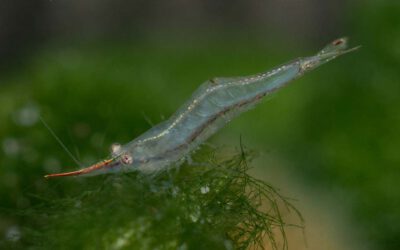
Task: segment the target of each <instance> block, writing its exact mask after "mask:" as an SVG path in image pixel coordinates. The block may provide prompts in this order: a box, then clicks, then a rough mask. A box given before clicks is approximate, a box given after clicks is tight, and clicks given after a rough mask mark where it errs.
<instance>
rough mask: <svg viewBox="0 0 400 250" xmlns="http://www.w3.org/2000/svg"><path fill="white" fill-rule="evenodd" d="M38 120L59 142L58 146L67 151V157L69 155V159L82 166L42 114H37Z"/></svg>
mask: <svg viewBox="0 0 400 250" xmlns="http://www.w3.org/2000/svg"><path fill="white" fill-rule="evenodd" d="M39 118H40V121H41V122H42V123H43V125H44V126H45V127H46V128H47V130H48V131H49V132H50V134H51V135H52V136H53V137H54V138H55V139H56V140H57V142H58V144H60V146H61V147H62V148H63V149H64V150H65V152H67V154H68V155H69V157H71V159H72V160H73V161H74V162H75V163H76V164H78V165H79V166H82V163H80V162H79V161H78V160H77V159H76V158H75V157H74V155H73V154H72V153H71V151H69V150H68V148H67V146H65V144H64V143H63V142H62V141H61V139H60V138H59V137H58V136H57V135H56V133H54V131H53V130H52V129H51V128H50V126H49V125H48V124H47V123H46V122H45V121H44V119H43V117H42V116H39Z"/></svg>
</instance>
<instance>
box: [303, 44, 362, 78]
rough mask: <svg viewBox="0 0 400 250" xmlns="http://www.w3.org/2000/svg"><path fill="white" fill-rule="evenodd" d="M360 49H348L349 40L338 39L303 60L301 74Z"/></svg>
mask: <svg viewBox="0 0 400 250" xmlns="http://www.w3.org/2000/svg"><path fill="white" fill-rule="evenodd" d="M360 47H361V46H357V47H353V48H350V49H348V39H347V38H346V37H343V38H339V39H336V40H334V41H333V42H331V43H329V44H328V45H327V46H325V47H324V48H323V49H322V50H321V51H320V52H318V53H317V54H316V55H314V56H311V57H306V58H303V59H302V60H301V73H304V72H306V71H310V70H312V69H315V68H316V67H318V66H320V65H322V64H325V63H327V62H329V61H331V60H333V59H335V58H336V57H338V56H341V55H343V54H347V53H350V52H352V51H355V50H357V49H359V48H360Z"/></svg>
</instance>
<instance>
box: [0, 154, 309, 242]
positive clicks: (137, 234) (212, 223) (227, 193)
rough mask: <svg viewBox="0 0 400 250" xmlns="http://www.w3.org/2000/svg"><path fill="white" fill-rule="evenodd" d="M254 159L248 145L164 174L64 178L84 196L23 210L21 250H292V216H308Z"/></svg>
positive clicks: (43, 200) (52, 197)
mask: <svg viewBox="0 0 400 250" xmlns="http://www.w3.org/2000/svg"><path fill="white" fill-rule="evenodd" d="M254 155H255V154H254V153H253V152H251V151H247V150H244V149H243V148H242V147H241V150H240V151H238V152H236V153H234V154H232V153H228V154H227V153H222V151H221V150H215V149H210V148H203V149H202V150H200V152H198V153H197V154H196V155H195V157H194V160H195V161H199V160H200V159H207V160H206V161H203V163H201V164H196V166H186V165H182V166H181V167H179V168H171V169H169V170H168V171H166V172H164V173H162V174H160V175H157V176H152V177H150V176H145V175H143V174H139V173H129V174H120V175H108V176H100V177H97V178H70V179H68V180H63V181H70V182H74V181H76V182H79V185H80V188H81V190H84V191H82V192H81V193H73V192H71V193H64V194H63V196H62V197H59V196H56V194H51V193H50V191H49V194H47V195H41V196H36V195H35V198H36V199H38V200H39V202H38V205H36V206H35V207H34V208H32V209H29V210H26V211H22V212H20V213H21V214H20V216H21V217H22V218H24V224H25V226H24V227H22V228H21V239H20V240H19V241H17V242H14V243H12V244H13V247H16V248H19V247H21V248H25V247H27V246H30V247H33V249H248V248H253V249H254V248H255V249H258V248H260V249H264V248H265V247H266V246H268V245H270V246H271V247H272V249H281V248H282V249H287V248H288V242H287V239H286V235H285V227H287V226H290V225H292V224H290V223H287V222H285V220H284V219H283V218H284V215H285V214H287V213H289V212H294V213H295V214H296V215H297V216H298V217H299V220H300V223H299V226H300V227H301V226H302V225H303V219H302V217H301V215H300V213H299V212H298V211H297V210H296V208H295V207H294V206H293V205H292V204H291V202H290V201H289V199H287V198H286V197H284V196H282V195H281V194H280V193H279V192H278V190H277V189H275V188H274V187H272V186H271V185H269V184H267V183H265V182H263V181H260V180H258V179H256V178H254V177H253V176H251V175H249V173H248V170H249V168H250V166H249V165H248V164H249V162H250V161H251V160H252V159H253V158H254ZM57 183H59V182H58V181H57V182H53V183H52V185H58V184H57ZM57 195H59V194H57ZM292 226H294V225H292ZM8 244H11V243H10V242H8ZM3 246H5V245H3Z"/></svg>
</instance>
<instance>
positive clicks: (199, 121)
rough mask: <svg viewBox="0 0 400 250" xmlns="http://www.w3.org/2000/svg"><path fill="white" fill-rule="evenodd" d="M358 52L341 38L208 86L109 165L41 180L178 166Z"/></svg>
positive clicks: (116, 148) (121, 148) (114, 154)
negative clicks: (290, 87)
mask: <svg viewBox="0 0 400 250" xmlns="http://www.w3.org/2000/svg"><path fill="white" fill-rule="evenodd" d="M357 48H358V47H355V48H352V49H347V39H346V38H340V39H337V40H335V41H333V42H331V43H330V44H328V45H327V46H326V47H325V48H323V49H322V50H321V51H320V52H318V53H317V54H316V55H314V56H310V57H305V58H298V59H296V60H293V61H291V62H289V63H286V64H283V65H281V66H278V67H276V68H274V69H272V70H269V71H266V72H263V73H259V74H255V75H250V76H245V77H217V78H213V79H211V80H208V81H206V82H205V83H203V84H202V85H201V86H200V87H199V88H198V89H197V90H196V91H195V92H194V93H193V95H192V97H191V98H190V99H189V100H188V101H187V102H186V103H185V104H184V105H183V106H182V107H181V108H179V109H178V110H177V111H176V112H175V113H174V114H173V115H172V116H171V117H170V118H169V119H168V120H166V121H164V122H162V123H160V124H158V125H156V126H154V127H152V128H151V129H150V130H148V131H147V132H145V133H144V134H142V135H141V136H139V137H137V138H136V139H134V140H132V141H131V142H129V143H127V144H125V145H120V144H114V145H112V147H111V156H110V157H109V158H108V159H106V160H103V161H100V162H98V163H95V164H94V165H92V166H89V167H87V168H83V169H80V170H77V171H73V172H66V173H58V174H49V175H46V176H45V177H46V178H51V177H61V176H78V175H79V176H93V175H99V174H106V173H120V172H131V171H140V172H143V173H153V174H154V173H157V172H159V171H162V170H165V169H167V167H169V166H173V165H174V164H175V165H179V164H180V162H182V161H181V160H182V159H184V158H185V157H186V156H188V155H189V154H190V152H191V151H193V150H194V149H196V148H197V147H198V146H199V145H200V144H201V143H203V142H204V141H205V140H207V139H208V138H209V137H210V136H211V135H213V134H214V133H215V132H216V131H218V130H219V129H220V128H222V127H223V126H224V125H225V124H226V123H227V122H229V121H230V120H231V119H232V118H234V117H236V116H238V115H239V114H241V113H242V112H245V111H247V110H249V109H251V108H253V107H254V106H255V105H256V104H257V103H259V102H260V101H261V100H262V99H263V97H265V96H267V95H270V94H272V93H274V92H276V91H278V90H279V89H281V88H283V87H284V86H286V85H287V84H288V83H289V82H291V81H292V80H294V79H297V78H299V77H300V76H302V75H303V74H304V73H306V72H308V71H311V70H313V69H315V68H317V67H318V66H320V65H322V64H324V63H326V62H329V61H330V60H333V59H335V58H336V57H338V56H340V55H343V54H345V53H348V52H351V51H354V50H356V49H357Z"/></svg>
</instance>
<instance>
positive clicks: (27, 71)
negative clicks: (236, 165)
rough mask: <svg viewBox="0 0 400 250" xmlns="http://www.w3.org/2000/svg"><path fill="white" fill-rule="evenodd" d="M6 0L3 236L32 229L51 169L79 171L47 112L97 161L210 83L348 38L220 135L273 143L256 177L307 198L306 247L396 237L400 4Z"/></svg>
mask: <svg viewBox="0 0 400 250" xmlns="http://www.w3.org/2000/svg"><path fill="white" fill-rule="evenodd" d="M0 3H1V6H2V8H1V9H0V67H1V71H0V121H1V122H0V143H1V144H0V146H1V148H0V149H1V150H0V207H1V210H0V238H1V239H2V240H5V241H18V240H19V239H20V235H19V233H18V232H19V229H20V227H21V225H22V224H21V223H23V222H22V221H21V220H20V218H18V216H17V215H15V214H13V213H12V211H15V210H18V209H26V208H29V207H30V206H32V205H33V204H34V203H35V202H37V201H36V200H35V199H34V198H32V194H40V193H42V192H43V191H44V190H46V189H48V188H49V183H48V181H47V180H44V179H43V175H44V174H46V173H50V172H57V171H61V170H72V169H75V168H76V167H77V166H76V164H75V163H74V161H73V160H72V159H71V158H70V157H69V156H68V155H67V153H66V152H65V151H64V150H63V149H62V148H61V147H60V146H59V145H58V143H57V141H56V140H55V139H54V137H53V136H52V135H51V133H50V132H49V131H48V130H46V128H45V127H44V126H43V124H42V123H41V122H40V117H43V119H44V120H45V121H46V122H47V123H48V124H49V125H50V126H51V128H52V129H53V130H54V131H55V133H56V134H57V135H58V136H59V137H60V139H61V140H62V141H63V142H64V143H65V144H66V146H67V147H68V148H69V149H70V150H71V151H72V153H73V154H74V155H76V157H77V158H78V159H79V160H80V161H82V162H83V163H84V164H90V163H93V162H95V161H97V160H99V159H101V158H103V157H104V156H105V155H107V154H108V149H109V145H110V144H111V143H113V142H121V143H125V142H128V141H130V140H131V139H133V138H135V137H136V136H138V135H139V134H141V133H142V132H144V131H146V130H147V129H149V128H150V127H151V125H150V124H151V123H158V122H160V121H162V120H163V119H165V118H167V117H168V116H169V115H170V114H171V113H172V112H174V111H175V110H176V109H177V108H178V107H179V106H180V105H181V104H182V103H183V102H184V101H185V100H186V99H187V98H189V96H190V94H191V93H192V92H193V91H194V90H195V89H196V87H197V86H198V85H199V84H200V83H201V82H203V81H205V80H207V79H209V78H211V77H214V76H238V75H239V76H240V75H247V74H253V73H256V72H261V71H264V70H266V69H268V68H270V67H273V66H276V65H279V64H281V63H284V62H286V61H289V60H291V59H293V58H296V57H300V56H307V55H310V54H312V53H315V52H316V51H318V50H319V49H321V48H322V47H323V46H324V45H325V44H326V43H328V42H330V41H331V40H333V39H335V38H338V37H341V36H344V35H345V36H349V37H350V39H351V43H352V44H353V45H362V48H361V49H360V50H359V51H357V52H354V53H351V54H349V55H346V56H344V57H342V58H339V59H337V60H335V61H333V62H332V63H329V64H327V65H325V66H323V67H322V68H320V69H318V70H316V71H315V72H312V73H310V74H308V75H306V76H304V77H303V78H301V79H300V80H297V81H296V82H295V84H293V85H291V86H289V87H288V88H286V89H284V90H282V91H281V92H280V93H279V94H277V95H275V96H274V97H273V98H271V99H270V100H269V101H267V102H264V103H262V104H261V105H259V106H258V107H257V108H255V109H254V110H252V111H250V112H248V113H246V114H244V115H242V116H240V117H239V118H237V119H235V120H234V121H232V122H231V123H230V124H229V125H228V126H227V127H226V128H224V129H223V130H222V131H221V132H220V133H218V134H217V135H216V136H214V137H213V138H212V140H211V141H212V143H213V144H215V145H233V146H238V145H239V137H240V135H241V136H242V138H243V140H244V143H245V145H246V146H247V147H249V148H252V149H255V150H257V151H259V152H261V153H262V156H261V157H260V159H259V161H262V162H264V163H265V162H267V163H268V164H267V165H268V166H270V167H267V168H265V167H263V168H256V169H255V170H254V173H255V174H257V175H258V176H259V177H263V179H265V180H267V181H269V182H270V183H272V184H273V185H275V186H277V187H281V188H282V190H283V192H284V193H288V194H290V196H291V197H294V198H297V199H298V200H299V201H298V204H299V209H300V210H301V211H302V212H303V213H304V214H305V217H306V218H305V219H306V227H307V229H306V233H307V232H309V233H308V241H309V249H399V248H400V238H399V235H400V188H399V185H398V184H399V182H400V164H399V163H400V152H399V149H400V98H399V97H400V81H399V79H400V3H399V2H398V1H373V0H370V1H344V0H342V1H316V0H302V1H296V0H288V1H277V0H272V1H267V0H265V1H259V0H251V1H224V0H218V1H211V0H208V1H196V0H193V1H167V2H161V1H123V0H119V1H109V0H105V1H100V2H99V1H83V2H80V1H68V2H67V1H57V0H53V1H23V0H18V1H7V0H6V1H0ZM260 165H261V164H260ZM263 165H266V164H263ZM54 182H58V180H54ZM77 187H78V188H79V181H76V180H69V181H62V182H60V184H59V185H55V186H54V185H52V188H54V189H55V190H54V192H59V193H60V194H62V193H63V192H65V191H66V190H68V189H70V188H77ZM297 234H299V233H298V232H297ZM300 234H301V233H300ZM289 236H290V237H293V239H292V242H296V239H297V237H298V236H296V235H295V236H292V234H290V233H289ZM290 242H291V238H289V244H290ZM303 245H304V243H303V242H302V241H300V242H299V243H298V245H297V246H296V244H295V245H294V246H293V248H292V249H302V248H304V247H305V246H303Z"/></svg>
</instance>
